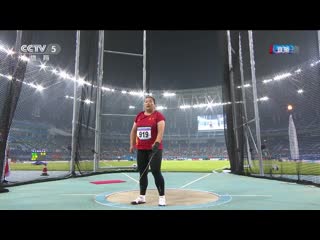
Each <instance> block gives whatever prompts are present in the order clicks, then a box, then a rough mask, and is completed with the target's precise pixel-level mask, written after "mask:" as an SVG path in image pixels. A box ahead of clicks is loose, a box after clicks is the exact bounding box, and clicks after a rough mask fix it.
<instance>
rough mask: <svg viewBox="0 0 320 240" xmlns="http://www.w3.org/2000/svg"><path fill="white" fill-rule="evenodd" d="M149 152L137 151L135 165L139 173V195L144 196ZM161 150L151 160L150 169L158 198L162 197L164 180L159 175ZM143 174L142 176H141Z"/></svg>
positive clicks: (146, 185)
mask: <svg viewBox="0 0 320 240" xmlns="http://www.w3.org/2000/svg"><path fill="white" fill-rule="evenodd" d="M151 153H152V151H151V150H138V154H137V164H138V170H139V173H140V194H141V195H146V191H147V187H148V171H149V169H146V168H147V166H148V163H149V161H150V157H151ZM161 162H162V150H158V152H157V153H156V154H155V155H154V157H153V158H152V159H151V163H150V168H151V172H152V175H153V177H154V182H155V184H156V186H157V189H158V192H159V196H164V178H163V176H162V174H161ZM142 174H143V175H142Z"/></svg>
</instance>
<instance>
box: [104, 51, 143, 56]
mask: <svg viewBox="0 0 320 240" xmlns="http://www.w3.org/2000/svg"><path fill="white" fill-rule="evenodd" d="M104 52H107V53H114V54H120V55H129V56H135V57H142V56H143V54H139V53H129V52H119V51H111V50H104Z"/></svg>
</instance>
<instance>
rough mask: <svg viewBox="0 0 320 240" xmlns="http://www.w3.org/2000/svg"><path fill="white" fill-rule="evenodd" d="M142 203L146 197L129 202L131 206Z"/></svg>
mask: <svg viewBox="0 0 320 240" xmlns="http://www.w3.org/2000/svg"><path fill="white" fill-rule="evenodd" d="M143 203H146V197H145V196H141V195H140V196H139V197H137V198H136V200H134V201H132V202H131V204H132V205H137V204H143Z"/></svg>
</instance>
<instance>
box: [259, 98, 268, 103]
mask: <svg viewBox="0 0 320 240" xmlns="http://www.w3.org/2000/svg"><path fill="white" fill-rule="evenodd" d="M268 100H269V97H262V98H258V101H261V102H264V101H268Z"/></svg>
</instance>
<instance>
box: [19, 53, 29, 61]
mask: <svg viewBox="0 0 320 240" xmlns="http://www.w3.org/2000/svg"><path fill="white" fill-rule="evenodd" d="M19 59H20V60H21V61H24V62H30V58H28V57H27V56H25V55H21V56H19Z"/></svg>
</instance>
